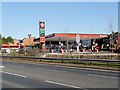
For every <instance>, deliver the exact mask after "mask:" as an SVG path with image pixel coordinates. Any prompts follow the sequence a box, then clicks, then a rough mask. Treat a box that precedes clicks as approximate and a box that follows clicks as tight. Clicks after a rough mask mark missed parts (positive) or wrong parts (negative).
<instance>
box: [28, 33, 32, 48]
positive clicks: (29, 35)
mask: <svg viewBox="0 0 120 90" xmlns="http://www.w3.org/2000/svg"><path fill="white" fill-rule="evenodd" d="M28 37H29V46H30V37H31V34H28Z"/></svg>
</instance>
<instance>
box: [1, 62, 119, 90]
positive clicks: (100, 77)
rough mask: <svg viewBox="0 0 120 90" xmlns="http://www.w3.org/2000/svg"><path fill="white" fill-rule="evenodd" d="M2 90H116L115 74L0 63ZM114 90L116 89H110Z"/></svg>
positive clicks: (29, 64)
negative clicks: (5, 89) (73, 89)
mask: <svg viewBox="0 0 120 90" xmlns="http://www.w3.org/2000/svg"><path fill="white" fill-rule="evenodd" d="M1 68H2V71H1V73H2V88H78V89H87V90H89V89H90V88H118V80H119V79H120V77H119V76H118V72H117V71H111V70H99V69H90V68H80V67H79V68H77V67H66V66H58V65H49V64H40V63H39V64H38V63H28V62H27V63H26V62H14V61H7V60H2V66H1ZM113 90H115V89H113Z"/></svg>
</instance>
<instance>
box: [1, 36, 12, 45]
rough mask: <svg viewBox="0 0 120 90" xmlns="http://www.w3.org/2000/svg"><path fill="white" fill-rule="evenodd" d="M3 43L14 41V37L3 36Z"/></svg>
mask: <svg viewBox="0 0 120 90" xmlns="http://www.w3.org/2000/svg"><path fill="white" fill-rule="evenodd" d="M2 43H3V44H5V43H13V38H12V37H11V36H8V37H7V38H5V37H3V38H2Z"/></svg>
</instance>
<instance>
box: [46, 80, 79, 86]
mask: <svg viewBox="0 0 120 90" xmlns="http://www.w3.org/2000/svg"><path fill="white" fill-rule="evenodd" d="M45 82H47V83H52V84H57V85H62V86H66V87H71V88H81V87H78V86H74V85H68V84H64V83H59V82H53V81H49V80H45Z"/></svg>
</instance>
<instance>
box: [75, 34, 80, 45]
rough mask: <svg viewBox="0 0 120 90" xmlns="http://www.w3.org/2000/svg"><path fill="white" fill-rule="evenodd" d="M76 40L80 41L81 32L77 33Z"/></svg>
mask: <svg viewBox="0 0 120 90" xmlns="http://www.w3.org/2000/svg"><path fill="white" fill-rule="evenodd" d="M76 42H77V43H79V42H80V35H79V34H77V35H76Z"/></svg>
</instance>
